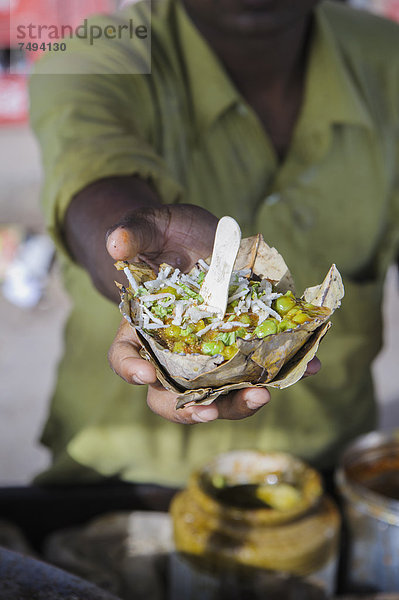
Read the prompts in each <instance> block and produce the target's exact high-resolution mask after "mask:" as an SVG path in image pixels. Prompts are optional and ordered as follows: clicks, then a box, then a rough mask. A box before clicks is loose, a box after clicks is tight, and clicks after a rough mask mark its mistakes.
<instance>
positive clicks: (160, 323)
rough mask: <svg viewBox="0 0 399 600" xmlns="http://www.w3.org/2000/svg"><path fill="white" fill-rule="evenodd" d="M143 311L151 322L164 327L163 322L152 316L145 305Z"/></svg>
mask: <svg viewBox="0 0 399 600" xmlns="http://www.w3.org/2000/svg"><path fill="white" fill-rule="evenodd" d="M142 309H143V311H144V312H145V314H146V315H147V317H148V318H149V319H150V320H151V321H154V323H158V325H163V321H161V319H158V318H157V317H155V316H154V315H153V314H152V312H151V311H150V310H148V308H147V307H146V306H144V305H143V306H142Z"/></svg>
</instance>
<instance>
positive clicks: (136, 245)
mask: <svg viewBox="0 0 399 600" xmlns="http://www.w3.org/2000/svg"><path fill="white" fill-rule="evenodd" d="M217 222H218V220H217V219H216V217H215V216H214V215H212V214H211V213H209V212H208V211H206V210H204V209H202V208H200V207H198V206H192V205H184V204H176V205H167V206H159V207H151V208H144V209H139V210H136V211H134V212H132V213H131V215H128V216H127V217H126V218H124V219H123V221H121V222H120V223H119V224H118V225H117V226H115V227H114V228H112V230H111V231H110V232H109V234H108V237H107V249H108V252H109V253H110V255H111V256H112V257H113V259H114V260H129V261H132V260H138V259H139V260H145V262H147V263H148V264H150V265H151V266H152V267H153V268H154V269H157V267H158V266H159V265H160V264H161V263H163V262H166V263H168V264H170V265H172V266H174V267H178V268H179V269H180V270H181V271H188V270H189V269H190V268H191V267H192V266H193V265H194V264H195V263H196V261H197V260H198V258H206V257H208V256H209V255H210V254H211V252H212V247H213V240H214V236H215V231H216V226H217ZM140 347H141V343H140V341H139V339H138V337H137V335H136V332H135V330H134V329H133V328H132V327H131V325H129V323H127V322H126V321H123V322H122V323H121V325H120V328H119V330H118V332H117V335H116V337H115V339H114V341H113V343H112V346H111V348H110V350H109V353H108V360H109V363H110V365H111V368H112V369H113V370H114V371H115V373H117V374H118V375H119V376H120V377H122V379H124V380H125V381H127V382H128V383H132V384H135V385H146V384H147V385H148V394H147V404H148V406H149V408H150V409H151V410H152V411H153V412H154V413H156V414H158V415H159V416H161V417H164V418H165V419H167V420H169V421H172V422H174V423H184V424H195V423H204V422H209V421H214V420H216V419H230V420H237V419H244V418H246V417H249V416H251V415H253V414H254V413H255V412H257V411H258V410H259V409H260V408H261V407H262V406H264V405H265V404H267V402H269V400H270V393H269V392H268V390H266V389H265V388H247V389H243V390H238V391H234V392H231V393H230V394H226V395H225V396H220V397H219V398H217V399H216V400H215V401H214V402H213V403H212V404H211V405H209V406H198V405H197V406H189V407H184V408H182V409H179V410H176V408H175V405H176V400H177V395H176V394H174V393H172V392H169V391H167V390H166V389H165V388H164V387H163V386H162V385H161V384H160V383H159V381H158V380H157V377H156V372H155V369H154V367H153V366H152V365H151V364H150V363H149V362H147V361H145V360H143V359H142V358H141V357H140V354H139V350H140ZM319 368H320V364H319V362H318V361H317V359H313V361H311V363H309V365H308V374H313V373H315V372H317V371H318V370H319Z"/></svg>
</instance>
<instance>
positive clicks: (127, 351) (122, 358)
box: [108, 320, 270, 425]
mask: <svg viewBox="0 0 399 600" xmlns="http://www.w3.org/2000/svg"><path fill="white" fill-rule="evenodd" d="M140 347H141V343H140V341H139V339H138V337H137V335H136V332H135V330H134V329H133V328H132V327H131V325H129V323H128V322H127V321H125V320H124V321H123V322H122V323H121V325H120V327H119V330H118V332H117V334H116V337H115V339H114V341H113V343H112V346H111V348H110V350H109V353H108V360H109V363H110V365H111V368H112V369H113V370H114V371H115V373H117V374H118V375H119V376H120V377H122V379H124V380H125V381H127V382H128V383H133V384H136V385H145V384H148V394H147V404H148V406H149V408H150V409H151V410H152V411H153V412H154V413H156V414H157V415H159V416H161V417H164V418H165V419H167V420H168V421H172V422H173V423H183V424H185V425H193V424H195V423H205V422H209V421H215V420H216V419H230V420H236V419H244V418H245V417H249V416H251V415H252V414H254V413H255V412H256V411H257V410H259V408H261V407H262V406H264V404H266V403H267V402H268V401H269V400H270V394H269V392H268V391H267V390H266V389H264V388H256V389H255V388H248V389H245V390H238V391H236V392H231V393H230V394H227V395H225V396H220V397H219V398H217V399H216V400H215V401H214V402H213V403H212V404H211V405H209V406H189V407H184V408H181V409H179V410H176V408H175V406H176V400H177V394H174V393H172V392H169V391H167V390H165V388H164V387H162V385H161V384H160V383H159V381H158V380H157V377H156V373H155V369H154V367H153V366H152V365H151V364H150V363H149V362H147V361H146V360H143V359H142V358H141V357H140V355H139V349H140Z"/></svg>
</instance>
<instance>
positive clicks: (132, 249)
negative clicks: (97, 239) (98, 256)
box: [106, 227, 140, 260]
mask: <svg viewBox="0 0 399 600" xmlns="http://www.w3.org/2000/svg"><path fill="white" fill-rule="evenodd" d="M106 245H107V250H108V253H109V254H110V255H111V256H112V258H113V259H114V260H133V259H134V258H135V257H136V256H137V254H138V253H139V252H140V247H139V240H138V239H137V236H135V235H134V233H133V232H132V231H130V230H129V229H126V228H125V227H117V228H116V229H114V230H113V231H111V232H110V233H109V234H108V237H107V241H106Z"/></svg>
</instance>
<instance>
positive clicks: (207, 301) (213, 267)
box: [200, 217, 241, 319]
mask: <svg viewBox="0 0 399 600" xmlns="http://www.w3.org/2000/svg"><path fill="white" fill-rule="evenodd" d="M240 241H241V230H240V227H239V225H238V223H237V222H236V221H235V220H234V219H233V218H232V217H222V218H221V219H220V221H219V223H218V226H217V229H216V234H215V241H214V244H213V252H212V260H211V264H210V267H209V271H208V273H207V274H206V277H205V279H204V281H203V282H202V285H201V291H200V294H201V296H202V297H203V299H204V304H203V305H202V306H201V308H202V307H204V308H205V307H206V308H208V310H209V311H211V312H215V313H217V315H218V316H219V317H220V318H221V319H222V318H223V317H224V314H225V312H226V307H227V299H228V293H229V283H230V277H231V273H232V271H233V266H234V262H235V259H236V257H237V252H238V249H239V247H240Z"/></svg>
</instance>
